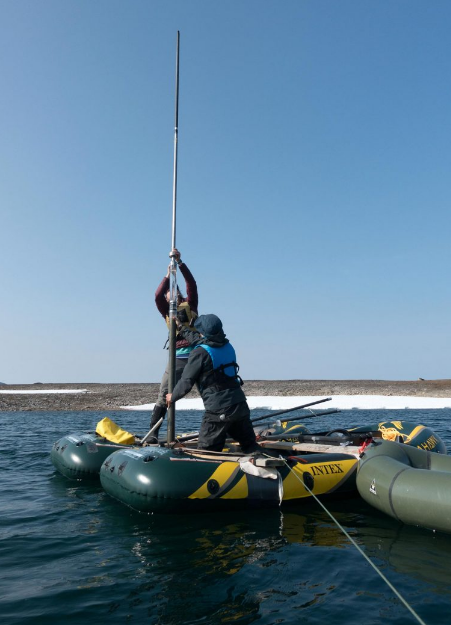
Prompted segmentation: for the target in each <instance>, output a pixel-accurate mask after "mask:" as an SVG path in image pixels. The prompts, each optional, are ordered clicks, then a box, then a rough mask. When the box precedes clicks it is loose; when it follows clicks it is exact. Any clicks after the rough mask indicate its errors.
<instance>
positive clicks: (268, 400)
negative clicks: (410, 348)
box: [121, 395, 451, 410]
mask: <svg viewBox="0 0 451 625" xmlns="http://www.w3.org/2000/svg"><path fill="white" fill-rule="evenodd" d="M318 399H324V397H322V396H314V397H312V396H303V397H286V396H281V397H277V396H263V397H247V403H248V404H249V408H251V409H253V408H264V409H265V410H284V409H285V408H294V407H295V406H301V405H302V404H308V403H310V402H313V401H317V400H318ZM154 406H155V404H144V405H141V406H121V407H122V408H123V409H125V410H152V409H153V407H154ZM328 408H337V409H339V410H370V409H387V410H403V409H404V408H410V409H436V408H451V397H440V398H436V397H393V396H384V395H335V396H333V397H332V399H331V400H330V401H326V402H324V403H322V404H317V405H316V406H312V410H326V409H328ZM177 409H178V410H203V409H204V405H203V402H202V399H200V398H196V399H181V400H180V401H178V402H177Z"/></svg>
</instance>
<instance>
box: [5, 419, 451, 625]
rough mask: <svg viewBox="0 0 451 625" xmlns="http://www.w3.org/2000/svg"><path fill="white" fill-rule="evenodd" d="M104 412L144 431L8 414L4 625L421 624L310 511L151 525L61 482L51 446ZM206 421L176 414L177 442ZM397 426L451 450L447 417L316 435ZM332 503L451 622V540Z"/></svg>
mask: <svg viewBox="0 0 451 625" xmlns="http://www.w3.org/2000/svg"><path fill="white" fill-rule="evenodd" d="M106 414H108V415H109V416H112V417H113V418H114V419H115V420H116V421H117V422H118V423H119V424H120V425H122V426H123V427H124V428H126V429H129V430H131V431H136V432H144V431H146V429H147V425H148V421H149V414H148V413H144V412H117V413H115V412H110V413H92V412H91V413H73V412H72V413H69V412H66V413H60V412H58V413H44V412H39V413H32V412H24V413H20V412H14V413H8V412H4V413H0V422H1V424H2V437H1V441H0V463H1V474H2V488H1V493H0V510H1V514H0V558H1V560H0V562H1V569H0V618H1V621H0V622H1V623H2V625H9V624H18V623H24V624H25V623H27V624H32V625H34V624H37V623H42V624H46V625H52V624H58V625H59V624H83V625H86V624H87V623H106V622H108V623H111V624H118V623H149V624H153V623H155V624H161V625H163V624H164V625H169V624H171V625H172V624H174V625H188V624H195V623H196V624H205V625H207V624H208V625H209V624H216V623H218V624H219V623H227V624H229V623H234V624H240V625H241V624H242V625H244V624H247V623H254V622H258V623H259V624H261V625H269V624H271V625H272V624H276V623H285V624H291V623H293V624H295V623H296V624H297V623H308V624H318V625H319V624H324V623H331V624H333V625H341V624H343V625H344V624H346V625H352V624H359V625H361V624H362V623H364V624H365V625H369V624H376V623H378V624H379V623H382V622H386V623H390V624H392V623H393V624H397V625H408V624H409V623H415V622H416V621H415V620H414V618H413V617H412V616H411V615H410V613H409V612H408V611H407V610H406V608H405V607H404V606H403V605H402V604H400V602H399V601H398V600H397V599H396V598H395V596H394V595H393V594H392V592H391V591H390V589H389V588H388V587H387V586H386V585H385V584H384V583H383V581H382V580H381V579H380V578H379V576H377V575H376V573H375V572H374V571H373V569H372V568H371V567H370V566H369V565H368V563H367V562H366V561H365V560H364V559H363V558H362V556H361V555H360V554H359V553H358V551H357V550H356V549H355V548H354V547H353V546H352V545H351V544H350V543H349V542H348V540H347V539H346V537H344V536H343V534H342V533H341V532H340V531H339V529H338V528H337V527H336V526H335V525H334V524H333V522H332V521H331V520H330V518H329V517H328V516H327V515H326V514H325V512H324V511H322V510H321V508H319V506H318V505H317V504H316V503H315V502H311V503H308V504H307V505H304V506H297V507H295V508H288V509H284V510H283V512H280V511H272V512H269V511H268V512H261V511H260V512H256V513H246V514H233V515H222V514H221V515H218V514H211V515H205V514H204V515H193V516H183V515H178V516H147V515H142V514H139V513H137V512H134V511H132V510H130V509H129V508H126V507H125V506H123V505H122V504H120V503H118V502H116V501H114V500H112V499H110V498H109V497H108V496H107V495H106V494H105V493H104V492H103V491H102V489H101V487H100V485H97V484H91V485H88V484H85V483H80V482H70V481H68V480H66V479H65V478H63V477H62V476H60V475H59V474H57V473H56V472H55V471H54V469H53V466H52V464H51V462H50V458H49V452H50V449H51V446H52V444H53V442H54V441H55V440H57V439H58V438H59V437H61V436H62V435H63V434H67V433H69V432H74V431H78V430H92V429H94V426H95V424H96V423H97V421H98V420H100V419H101V418H103V417H104V416H106ZM259 414H263V413H262V412H259V411H254V415H253V416H258V415H259ZM200 417H201V413H199V412H185V413H183V412H179V413H178V428H177V429H178V431H183V430H184V431H186V430H190V429H193V428H196V427H197V426H198V425H199V422H200ZM395 418H397V419H404V420H409V421H414V422H417V423H423V424H425V425H429V426H430V427H432V428H433V429H434V430H435V431H436V432H437V433H438V434H439V435H440V436H441V437H442V438H443V439H444V440H445V442H446V443H447V445H448V448H449V449H451V434H450V433H449V431H448V424H449V423H450V419H451V410H436V411H413V410H405V411H401V412H395V411H347V412H342V413H340V414H339V415H334V416H330V417H323V418H319V419H316V421H311V422H310V428H311V429H312V431H313V430H316V431H320V430H325V429H329V428H330V429H332V427H350V426H351V425H363V424H366V423H375V422H377V421H381V420H391V419H395ZM305 423H306V424H307V423H308V422H307V421H305ZM326 505H328V507H329V509H330V510H331V512H333V514H334V515H335V516H336V518H337V519H338V520H339V521H340V523H341V524H342V525H343V526H344V527H345V528H346V530H347V531H348V532H349V533H350V534H351V535H352V536H353V538H354V539H355V540H356V541H357V542H358V544H359V545H360V546H361V547H362V549H363V550H364V551H365V552H366V553H367V554H368V555H369V556H370V558H371V559H372V560H373V561H374V562H375V563H376V564H377V565H378V566H379V567H380V568H381V569H382V571H383V572H384V573H385V575H386V576H387V577H388V578H389V580H390V581H391V583H392V584H394V585H395V587H396V588H397V589H398V590H399V591H400V592H401V593H402V594H403V596H404V597H405V599H406V600H407V601H408V602H409V603H410V604H411V605H412V606H413V608H414V609H415V610H416V611H417V612H418V613H419V615H420V616H421V617H422V619H423V620H424V621H425V622H426V623H427V624H428V625H434V624H445V623H446V624H447V623H449V622H450V616H449V614H450V609H451V535H450V536H448V535H444V534H440V535H439V534H434V533H432V532H430V531H426V530H421V529H416V528H410V527H406V526H402V525H400V524H398V523H397V522H395V521H394V520H392V519H390V518H388V517H383V516H381V515H380V514H378V513H377V512H375V511H373V510H372V509H370V508H369V507H367V506H366V504H364V503H363V502H361V501H359V499H358V498H355V499H352V500H347V501H344V502H343V501H341V502H334V503H329V504H327V502H326Z"/></svg>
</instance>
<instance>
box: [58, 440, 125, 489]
mask: <svg viewBox="0 0 451 625" xmlns="http://www.w3.org/2000/svg"><path fill="white" fill-rule="evenodd" d="M121 447H123V446H121V445H116V444H113V443H111V442H110V441H108V440H107V439H106V438H104V437H102V436H99V435H98V434H96V433H95V432H75V433H73V434H67V435H66V436H63V437H62V438H60V439H59V440H58V441H56V443H54V445H53V447H52V451H51V452H50V458H51V460H52V462H53V465H54V467H55V469H57V470H58V471H59V472H60V473H62V474H63V475H64V476H65V477H68V478H69V479H74V480H83V479H90V478H91V479H99V471H100V467H101V466H102V462H103V461H104V460H106V458H108V456H109V455H110V454H112V453H113V451H116V450H117V449H119V448H121Z"/></svg>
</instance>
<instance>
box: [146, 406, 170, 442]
mask: <svg viewBox="0 0 451 625" xmlns="http://www.w3.org/2000/svg"><path fill="white" fill-rule="evenodd" d="M167 411H168V409H167V408H166V406H159V405H158V404H155V407H154V409H153V412H152V418H151V419H150V426H149V430H151V429H152V428H153V426H154V425H155V424H156V423H158V421H159V420H160V419H161V417H163V419H164V417H165V416H166V413H167ZM160 427H161V425H160V426H158V427H157V429H156V430H154V432H153V435H152V438H150V439H149V440H148V441H147V442H148V443H158V432H159V431H160Z"/></svg>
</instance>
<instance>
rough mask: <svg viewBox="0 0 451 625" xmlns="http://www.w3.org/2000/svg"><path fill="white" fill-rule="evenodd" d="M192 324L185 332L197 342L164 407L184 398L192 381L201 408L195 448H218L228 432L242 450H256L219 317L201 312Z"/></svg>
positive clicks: (253, 435)
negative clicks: (202, 407)
mask: <svg viewBox="0 0 451 625" xmlns="http://www.w3.org/2000/svg"><path fill="white" fill-rule="evenodd" d="M194 327H195V329H196V331H197V332H196V333H193V332H190V331H189V330H187V331H186V333H187V334H191V338H190V339H188V340H190V341H191V342H193V340H194V342H196V343H197V345H196V346H195V348H194V349H193V351H192V352H191V353H190V355H189V358H188V362H187V363H186V366H185V368H184V370H183V374H182V377H181V379H180V380H179V381H178V382H177V384H176V385H175V387H174V389H173V391H172V393H171V394H168V395H167V396H166V400H167V404H168V406H170V405H171V403H173V402H176V401H178V400H179V399H182V397H185V395H187V394H188V393H189V392H190V390H191V389H192V388H193V386H194V385H195V384H196V385H197V388H198V390H199V393H200V394H201V397H202V400H203V402H204V407H205V414H204V417H203V419H202V424H201V426H200V432H199V442H198V445H197V447H198V449H208V450H210V451H222V449H223V447H224V444H225V441H226V438H227V435H229V436H230V437H231V438H233V439H234V440H236V441H238V442H239V444H240V446H241V448H242V450H243V451H244V453H251V452H253V451H257V450H259V449H260V447H259V445H258V444H257V442H256V439H255V433H254V429H253V427H252V423H251V420H250V411H249V406H248V405H247V401H246V396H245V394H244V393H243V390H242V389H241V385H242V380H241V378H240V377H239V375H238V365H237V363H236V356H235V350H234V349H233V347H232V345H231V344H230V342H229V340H228V339H227V338H226V335H225V334H224V331H223V329H222V322H221V320H220V319H219V318H218V317H217V316H216V315H201V316H200V317H198V318H197V319H196V321H195V322H194ZM197 333H199V334H200V336H199V334H197ZM194 334H196V336H194ZM196 338H197V341H196Z"/></svg>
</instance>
